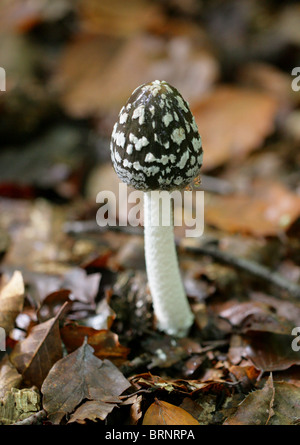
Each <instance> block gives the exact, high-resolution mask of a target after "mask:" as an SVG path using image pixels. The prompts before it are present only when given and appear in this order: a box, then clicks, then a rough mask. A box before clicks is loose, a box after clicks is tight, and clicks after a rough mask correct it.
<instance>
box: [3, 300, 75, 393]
mask: <svg viewBox="0 0 300 445" xmlns="http://www.w3.org/2000/svg"><path fill="white" fill-rule="evenodd" d="M66 305H67V303H65V305H64V306H63V307H62V308H61V310H60V311H59V313H58V314H57V316H56V317H54V318H51V319H50V320H48V321H45V322H44V323H41V324H39V325H37V326H35V327H33V328H32V330H31V331H30V334H29V335H28V337H26V338H25V340H22V341H20V342H19V343H17V345H16V346H15V348H14V349H13V351H12V353H11V355H10V360H11V362H12V363H13V364H14V365H15V367H16V368H17V370H18V371H19V372H20V373H21V374H22V376H23V379H24V381H25V382H26V383H30V384H33V385H36V386H37V387H39V388H40V387H41V385H42V383H43V381H44V379H45V377H46V375H47V374H48V372H49V370H50V369H51V368H52V366H53V365H54V363H56V362H57V360H59V359H60V358H61V357H62V346H61V339H60V334H59V318H60V317H61V316H62V314H63V313H64V310H65V308H66Z"/></svg>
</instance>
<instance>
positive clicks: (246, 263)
mask: <svg viewBox="0 0 300 445" xmlns="http://www.w3.org/2000/svg"><path fill="white" fill-rule="evenodd" d="M182 248H183V249H184V250H185V251H186V252H190V253H193V254H196V255H208V256H211V257H212V258H214V259H215V260H217V261H219V262H220V263H224V264H228V265H230V266H234V267H236V268H237V269H240V270H243V271H245V272H248V273H250V274H252V275H254V276H255V277H257V278H261V279H262V280H265V281H267V282H269V283H271V284H273V285H275V286H277V287H279V288H280V289H282V290H284V291H287V292H288V293H289V294H290V295H291V296H292V297H294V298H300V286H299V285H298V284H296V283H293V282H292V281H289V280H288V279H286V278H285V277H283V276H282V275H280V274H279V273H278V272H273V271H272V270H271V269H269V268H268V267H266V266H263V265H262V264H259V263H255V262H254V261H251V260H248V259H245V258H238V257H235V256H234V255H231V254H230V253H228V252H222V251H221V250H219V249H216V248H215V247H207V246H197V247H193V246H183V247H182Z"/></svg>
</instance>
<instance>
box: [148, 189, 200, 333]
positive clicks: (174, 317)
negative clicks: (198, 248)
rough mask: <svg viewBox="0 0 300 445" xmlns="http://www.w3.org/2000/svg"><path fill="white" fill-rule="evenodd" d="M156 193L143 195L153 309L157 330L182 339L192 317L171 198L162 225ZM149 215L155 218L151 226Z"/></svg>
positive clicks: (190, 323) (191, 321)
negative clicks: (168, 213) (178, 254)
mask: <svg viewBox="0 0 300 445" xmlns="http://www.w3.org/2000/svg"><path fill="white" fill-rule="evenodd" d="M152 193H153V194H152ZM155 193H156V192H145V193H144V231H145V258H146V268H147V276H148V283H149V288H150V292H151V295H152V301H153V308H154V312H155V315H156V318H157V321H158V328H159V329H160V330H162V331H164V332H166V333H167V334H169V335H174V336H177V337H183V336H185V335H186V334H187V332H188V330H189V328H190V327H191V325H192V323H193V320H194V316H193V314H192V311H191V309H190V307H189V304H188V300H187V297H186V294H185V291H184V288H183V284H182V280H181V276H180V271H179V266H178V260H177V254H176V249H175V241H174V229H173V214H172V205H171V199H169V205H170V220H169V221H168V222H169V225H162V212H161V210H160V207H161V206H160V200H159V199H157V195H156V197H155V198H154V196H155ZM151 215H158V216H159V217H158V218H157V219H158V221H157V223H158V224H153V220H152V221H151Z"/></svg>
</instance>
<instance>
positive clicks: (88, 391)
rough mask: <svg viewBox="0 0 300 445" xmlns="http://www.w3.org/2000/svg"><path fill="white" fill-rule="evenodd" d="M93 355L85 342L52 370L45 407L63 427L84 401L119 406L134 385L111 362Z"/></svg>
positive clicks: (45, 382) (44, 389) (51, 419)
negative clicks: (65, 418) (65, 417)
mask: <svg viewBox="0 0 300 445" xmlns="http://www.w3.org/2000/svg"><path fill="white" fill-rule="evenodd" d="M93 352H94V350H93V348H92V347H91V346H89V345H88V344H87V343H86V341H85V342H84V344H83V345H82V346H81V347H80V348H78V349H76V351H74V352H72V353H71V354H69V355H67V356H66V357H64V358H62V359H61V360H59V361H58V362H57V363H55V365H54V366H53V367H52V369H51V370H50V372H49V374H48V376H47V377H46V379H45V381H44V383H43V385H42V393H43V396H44V397H43V407H44V409H45V410H46V411H47V413H48V417H49V419H50V421H51V422H52V423H54V424H59V423H60V421H61V420H62V419H63V417H64V416H65V415H66V414H69V413H72V412H73V411H74V409H75V408H76V407H78V405H79V404H80V403H81V401H82V400H84V399H88V400H91V401H93V400H94V401H95V400H96V401H101V402H103V403H117V402H118V401H119V395H120V394H122V392H124V391H125V390H126V389H127V388H129V386H130V383H129V382H128V380H127V379H125V377H124V376H123V374H122V373H121V372H120V371H119V370H118V369H117V368H116V367H115V366H114V365H113V364H112V363H111V362H110V361H109V360H103V361H102V360H100V359H98V358H97V357H95V356H94V354H93ZM70 376H72V378H70ZM82 410H84V408H82ZM106 411H107V410H106ZM81 412H82V411H81ZM103 412H104V411H103V410H102V413H103ZM79 414H80V413H79ZM93 417H95V414H93ZM102 417H103V416H102Z"/></svg>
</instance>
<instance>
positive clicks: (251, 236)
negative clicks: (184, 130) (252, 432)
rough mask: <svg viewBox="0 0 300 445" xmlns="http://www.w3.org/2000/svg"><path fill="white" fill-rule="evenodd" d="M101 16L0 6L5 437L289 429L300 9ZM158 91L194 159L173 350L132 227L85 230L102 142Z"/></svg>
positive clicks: (299, 212)
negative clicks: (33, 431)
mask: <svg viewBox="0 0 300 445" xmlns="http://www.w3.org/2000/svg"><path fill="white" fill-rule="evenodd" d="M100 3H101V4H100ZM100 3H99V2H96V1H95V0H87V1H84V2H83V1H80V2H78V7H77V8H75V7H74V5H73V4H72V2H69V1H68V0H66V1H65V0H59V1H57V2H55V5H54V2H50V1H44V2H37V1H34V2H31V3H30V5H29V4H28V5H27V4H26V5H24V4H23V3H22V2H20V1H19V0H14V1H12V2H3V3H2V4H1V6H0V17H1V18H0V22H1V39H2V42H3V45H2V47H1V51H0V56H1V60H2V61H3V64H4V63H5V67H6V68H7V73H8V77H7V81H8V86H9V88H8V90H7V91H6V92H5V94H2V93H1V97H0V113H1V117H2V119H1V124H0V136H1V141H2V142H1V144H2V145H3V148H2V147H1V148H2V150H1V152H0V210H1V211H0V258H1V282H0V326H1V327H3V328H4V330H5V334H6V335H5V337H6V338H5V343H6V344H5V349H6V351H2V350H1V351H0V423H1V424H2V423H4V424H12V423H20V422H21V423H22V424H24V422H27V423H26V424H30V423H36V424H37V423H43V424H49V423H53V424H66V423H79V424H85V423H86V424H88V423H92V422H93V423H94V422H97V423H103V424H106V423H109V424H110V425H120V424H124V425H125V424H126V425H128V424H129V425H139V424H149V425H166V424H168V425H180V424H185V425H197V424H201V425H203V424H205V425H208V424H212V425H219V424H233V425H239V424H243V425H248V424H249V425H250V424H251V425H254V424H263V425H272V424H277V425H278V424H280V425H281V424H284V425H286V424H288V425H293V424H299V422H300V408H299V406H300V402H299V387H300V357H299V353H300V352H299V350H297V348H296V349H295V348H294V349H293V348H292V344H296V346H297V345H299V343H300V342H298V343H297V337H296V336H295V335H293V334H292V332H293V328H295V327H297V326H299V320H300V312H299V310H300V309H299V285H300V282H299V279H300V275H299V264H300V256H299V251H300V250H299V248H300V245H299V235H300V230H299V227H300V226H299V217H300V208H299V202H300V201H299V165H300V158H299V132H298V130H297V128H298V126H299V125H298V123H299V116H298V114H299V105H300V101H299V96H298V93H296V92H294V91H292V89H291V87H290V83H291V80H292V79H291V75H290V72H291V69H292V68H293V67H294V66H296V64H297V60H298V59H297V53H298V49H299V45H300V39H299V30H298V28H299V27H298V24H297V17H299V8H298V7H297V5H294V4H293V2H286V4H285V5H281V6H277V9H276V14H274V11H273V10H272V6H271V4H268V5H264V6H262V5H261V2H258V0H257V1H256V0H255V1H254V2H253V5H252V7H251V8H250V9H249V8H247V7H245V8H244V7H243V6H241V5H242V2H230V5H231V6H230V8H229V9H226V5H225V4H224V5H223V4H222V5H221V4H220V2H217V1H212V2H210V5H209V7H208V10H207V13H204V11H203V9H202V6H201V5H200V3H197V2H193V1H192V2H186V3H185V4H184V5H183V4H179V2H177V1H175V0H167V1H165V2H156V4H155V5H154V4H153V2H150V1H148V0H143V2H137V1H136V0H129V1H128V2H126V8H124V4H123V3H124V2H122V1H120V0H113V1H109V2H100ZM271 3H272V2H271ZM198 17H201V20H198ZM262 23H263V24H265V25H266V26H262ZM274 38H275V40H276V42H277V44H276V45H274ZM233 49H234V50H233ZM283 54H285V56H284V57H283ZM83 60H84V61H85V63H84V64H83V63H82V61H83ZM152 78H153V79H154V78H163V79H165V80H167V81H168V82H170V83H171V84H174V85H175V86H176V87H177V88H178V89H179V91H181V92H182V94H183V96H184V97H186V98H187V100H188V101H189V102H190V105H191V108H192V110H193V112H194V114H195V118H196V121H197V124H198V127H199V130H200V133H201V135H202V139H203V147H204V163H203V172H204V175H203V178H202V183H200V182H199V183H198V184H194V188H195V190H198V189H199V190H201V189H203V190H205V230H204V235H203V236H202V237H201V238H200V239H189V240H184V239H183V237H184V229H185V228H186V227H185V226H183V227H180V228H177V227H176V228H175V235H176V242H177V247H178V252H179V263H180V267H181V271H182V276H183V281H184V285H185V288H186V292H187V295H188V298H189V302H190V305H191V308H192V310H193V312H194V315H195V323H194V325H193V327H192V329H191V331H190V333H189V335H188V336H187V337H186V338H184V339H180V340H179V339H176V338H172V337H169V336H167V335H164V334H162V333H161V332H159V331H158V330H157V329H156V320H155V316H154V314H153V310H152V304H151V295H150V292H149V289H148V286H147V278H146V274H145V263H144V253H143V238H142V234H143V232H142V228H141V227H135V228H128V227H127V228H125V227H114V228H108V227H106V228H100V227H98V226H97V224H96V222H95V215H96V212H97V210H98V206H97V205H96V204H95V197H96V195H97V193H98V192H99V190H106V189H109V190H112V191H114V192H116V191H117V190H118V185H119V182H118V180H117V178H116V177H115V175H114V174H113V172H112V169H111V164H110V157H109V137H110V134H111V130H112V125H113V123H114V121H115V120H116V118H117V113H118V111H119V109H120V108H121V106H122V105H123V104H124V102H125V101H126V100H127V98H128V96H129V94H130V93H131V91H132V90H133V89H134V88H136V86H137V85H139V84H141V83H143V82H146V81H149V80H151V79H152ZM24 109H26V113H24ZM117 204H119V202H117ZM129 208H130V207H128V209H127V211H129ZM193 210H195V209H193ZM120 211H121V212H122V210H120ZM175 211H177V212H178V211H180V209H175ZM116 217H117V220H118V218H123V219H124V218H126V217H127V214H126V212H125V214H121V213H120V212H119V208H118V206H117V211H116ZM126 229H127V230H126ZM129 229H130V230H129ZM298 335H299V333H298Z"/></svg>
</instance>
